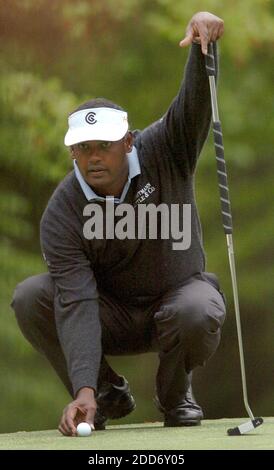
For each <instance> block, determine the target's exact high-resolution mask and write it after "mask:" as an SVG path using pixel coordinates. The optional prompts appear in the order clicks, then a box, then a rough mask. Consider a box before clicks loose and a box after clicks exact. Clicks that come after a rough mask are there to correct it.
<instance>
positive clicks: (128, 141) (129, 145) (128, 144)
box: [125, 131, 133, 153]
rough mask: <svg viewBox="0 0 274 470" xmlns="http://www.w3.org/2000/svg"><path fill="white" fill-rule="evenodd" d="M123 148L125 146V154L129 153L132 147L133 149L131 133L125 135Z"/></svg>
mask: <svg viewBox="0 0 274 470" xmlns="http://www.w3.org/2000/svg"><path fill="white" fill-rule="evenodd" d="M125 146H126V152H127V153H129V152H131V150H132V147H133V135H132V132H131V131H129V132H128V133H127V135H126V138H125Z"/></svg>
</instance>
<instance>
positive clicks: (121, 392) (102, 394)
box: [94, 377, 136, 431]
mask: <svg viewBox="0 0 274 470" xmlns="http://www.w3.org/2000/svg"><path fill="white" fill-rule="evenodd" d="M96 402H97V411H96V414H95V419H94V426H95V429H96V430H97V431H98V430H103V429H105V426H106V421H107V420H108V419H119V418H123V417H124V416H127V415H128V414H129V413H131V412H132V411H133V410H134V409H135V408H136V404H135V400H134V398H133V396H132V395H131V392H130V388H129V383H128V381H127V380H126V379H125V377H121V385H119V386H118V385H114V384H111V383H107V382H104V383H103V384H102V386H101V387H100V390H99V391H98V394H97V396H96Z"/></svg>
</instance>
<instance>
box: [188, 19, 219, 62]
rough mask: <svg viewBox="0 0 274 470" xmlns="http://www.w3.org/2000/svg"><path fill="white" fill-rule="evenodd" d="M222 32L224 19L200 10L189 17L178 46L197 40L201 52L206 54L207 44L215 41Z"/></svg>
mask: <svg viewBox="0 0 274 470" xmlns="http://www.w3.org/2000/svg"><path fill="white" fill-rule="evenodd" d="M223 34H224V21H223V20H222V19H221V18H219V17H218V16H215V15H212V14H211V13H208V12H207V11H202V12H199V13H196V14H195V15H194V16H193V17H192V18H191V20H190V22H189V23H188V25H187V28H186V35H185V38H184V39H182V41H181V42H180V46H181V47H186V46H189V45H190V44H191V43H192V42H197V43H200V44H201V47H202V52H203V54H207V46H208V44H209V43H210V42H214V41H217V39H219V38H220V37H221V36H222V35H223Z"/></svg>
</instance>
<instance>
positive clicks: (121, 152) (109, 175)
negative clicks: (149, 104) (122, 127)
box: [71, 132, 133, 196]
mask: <svg viewBox="0 0 274 470" xmlns="http://www.w3.org/2000/svg"><path fill="white" fill-rule="evenodd" d="M132 143H133V138H132V134H131V133H130V132H128V133H127V134H126V136H125V137H124V138H123V139H121V140H119V141H117V142H107V141H98V140H90V141H86V142H81V143H79V144H75V145H73V146H72V148H71V156H72V158H75V159H76V161H77V165H78V168H79V170H80V172H81V174H82V176H83V178H84V179H85V181H86V182H87V183H88V184H89V185H90V186H91V187H92V189H94V191H95V192H96V193H97V194H99V195H102V196H119V195H120V193H121V192H122V189H123V187H124V185H125V183H126V180H127V177H128V159H127V153H128V152H130V151H131V148H132Z"/></svg>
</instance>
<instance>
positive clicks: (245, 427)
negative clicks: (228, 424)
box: [227, 418, 264, 436]
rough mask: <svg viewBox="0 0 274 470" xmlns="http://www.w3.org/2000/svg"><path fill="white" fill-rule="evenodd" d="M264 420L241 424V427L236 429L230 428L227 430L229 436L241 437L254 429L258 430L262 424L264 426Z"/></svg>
mask: <svg viewBox="0 0 274 470" xmlns="http://www.w3.org/2000/svg"><path fill="white" fill-rule="evenodd" d="M263 422H264V420H263V418H255V419H252V420H250V421H248V422H247V423H243V424H240V426H236V428H230V429H228V430H227V434H228V435H229V436H241V435H242V434H246V433H247V432H250V431H252V430H253V429H255V428H257V427H258V426H260V425H261V424H263Z"/></svg>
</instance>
